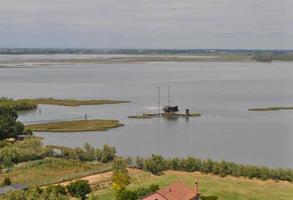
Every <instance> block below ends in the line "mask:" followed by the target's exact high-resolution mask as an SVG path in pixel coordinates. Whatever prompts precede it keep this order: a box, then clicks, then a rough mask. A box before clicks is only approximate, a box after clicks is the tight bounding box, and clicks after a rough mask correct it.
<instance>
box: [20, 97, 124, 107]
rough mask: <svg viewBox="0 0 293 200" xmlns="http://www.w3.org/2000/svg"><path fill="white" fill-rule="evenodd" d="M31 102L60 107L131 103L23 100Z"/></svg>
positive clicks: (44, 99) (47, 99) (95, 100)
mask: <svg viewBox="0 0 293 200" xmlns="http://www.w3.org/2000/svg"><path fill="white" fill-rule="evenodd" d="M23 100H29V101H31V102H34V103H36V104H46V105H60V106H81V105H103V104H119V103H129V101H117V100H101V99H100V100H97V99H91V100H77V99H54V98H38V99H23Z"/></svg>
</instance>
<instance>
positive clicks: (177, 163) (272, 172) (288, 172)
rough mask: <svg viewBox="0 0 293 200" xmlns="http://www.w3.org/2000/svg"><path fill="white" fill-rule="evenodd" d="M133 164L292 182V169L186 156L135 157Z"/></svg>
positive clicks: (151, 168)
mask: <svg viewBox="0 0 293 200" xmlns="http://www.w3.org/2000/svg"><path fill="white" fill-rule="evenodd" d="M135 166H136V167H137V168H139V169H144V170H146V171H150V172H152V173H154V174H160V173H161V172H162V171H163V170H168V169H170V170H178V171H187V172H194V171H199V172H203V173H212V174H216V175H220V176H222V177H224V176H227V175H230V176H235V177H247V178H251V179H252V178H258V179H262V180H268V179H272V180H284V181H290V182H293V169H270V168H267V167H259V166H254V165H244V164H236V163H234V162H227V161H221V162H218V161H213V160H210V159H208V160H202V159H198V158H193V157H188V158H185V159H179V158H173V159H164V158H163V157H162V156H160V155H152V156H151V157H150V158H137V159H136V162H135Z"/></svg>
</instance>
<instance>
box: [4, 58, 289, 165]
mask: <svg viewBox="0 0 293 200" xmlns="http://www.w3.org/2000/svg"><path fill="white" fill-rule="evenodd" d="M168 85H170V86H171V99H172V103H173V104H175V105H179V106H180V108H181V109H185V108H190V109H191V110H192V111H198V112H201V113H202V117H200V118H190V119H189V120H187V119H182V118H180V119H177V120H166V119H163V118H161V119H158V118H154V119H145V120H138V119H128V118H127V116H128V115H133V114H136V113H138V112H143V111H150V110H151V109H153V108H155V107H156V104H157V101H158V100H157V87H158V86H161V91H162V99H161V101H162V102H163V103H165V102H166V101H167V86H168ZM292 86H293V67H292V63H223V62H220V63H217V62H210V63H208V62H204V63H201V62H195V63H148V64H95V65H94V64H82V65H63V66H57V65H51V66H40V67H35V68H2V69H1V68H0V96H8V97H13V98H24V97H25V98H27V97H51V96H53V97H56V98H83V99H94V98H97V99H122V100H130V101H131V103H130V104H120V105H104V106H80V107H61V106H45V105H43V106H40V108H41V110H42V113H41V115H40V114H39V113H38V112H25V113H21V114H20V120H21V121H23V122H25V123H36V122H46V121H56V120H64V119H66V120H68V119H81V118H82V117H83V116H84V113H87V115H88V117H89V118H105V119H119V120H120V121H121V122H122V123H123V124H125V126H124V127H121V128H118V129H112V130H110V131H107V132H88V133H37V135H40V136H42V137H44V138H45V140H44V142H45V143H46V144H57V145H66V146H82V145H83V144H84V143H86V142H88V143H90V144H93V145H94V146H97V147H101V146H102V145H103V144H110V145H113V146H115V147H116V148H117V150H118V153H119V154H121V155H127V156H137V155H140V156H145V155H150V154H152V153H158V154H162V155H164V156H188V155H192V156H197V157H201V158H212V159H217V160H221V159H225V160H231V161H237V162H241V163H253V164H260V165H267V166H272V167H293V123H292V121H293V111H289V110H288V111H276V112H248V111H247V109H248V108H251V107H259V106H260V107H264V106H278V105H280V106H286V105H288V106H292V105H293V87H292Z"/></svg>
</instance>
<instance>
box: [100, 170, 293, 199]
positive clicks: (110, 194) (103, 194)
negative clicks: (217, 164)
mask: <svg viewBox="0 0 293 200" xmlns="http://www.w3.org/2000/svg"><path fill="white" fill-rule="evenodd" d="M195 180H197V181H198V182H199V189H200V193H201V194H202V195H204V196H207V195H216V196H218V197H219V200H275V199H276V200H292V199H293V184H291V183H287V182H274V181H260V180H247V179H244V178H234V177H225V178H222V177H219V176H215V175H205V174H199V173H188V172H175V171H168V172H166V173H165V174H164V175H162V176H152V175H150V174H149V173H146V172H139V173H137V174H136V175H133V176H132V183H131V185H130V186H129V188H130V189H131V188H133V189H134V188H137V187H139V186H146V185H149V184H152V183H153V184H158V185H160V187H164V186H167V185H169V184H171V183H173V182H175V181H184V182H185V183H187V184H188V185H190V186H191V187H193V186H194V182H195ZM95 194H96V195H98V198H99V199H103V200H113V199H114V191H113V189H111V188H110V187H108V188H105V189H102V190H98V191H96V192H95Z"/></svg>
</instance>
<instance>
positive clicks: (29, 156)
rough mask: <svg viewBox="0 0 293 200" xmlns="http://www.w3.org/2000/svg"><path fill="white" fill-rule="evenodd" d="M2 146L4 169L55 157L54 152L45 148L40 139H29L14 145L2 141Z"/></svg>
mask: <svg viewBox="0 0 293 200" xmlns="http://www.w3.org/2000/svg"><path fill="white" fill-rule="evenodd" d="M0 146H1V147H2V148H0V163H1V164H2V166H4V167H11V166H12V165H13V164H16V163H20V162H25V161H30V160H37V159H42V158H45V157H49V156H52V155H53V151H52V150H50V149H49V148H46V147H44V145H43V144H42V142H41V140H40V139H38V138H29V139H25V140H23V141H19V142H16V143H14V144H11V143H8V142H4V141H2V142H0Z"/></svg>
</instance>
